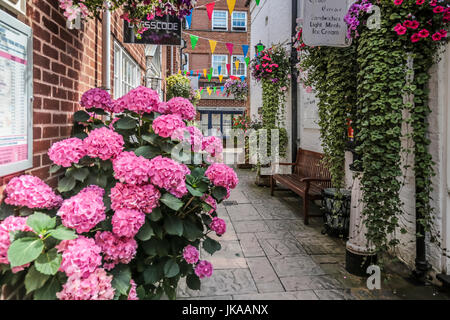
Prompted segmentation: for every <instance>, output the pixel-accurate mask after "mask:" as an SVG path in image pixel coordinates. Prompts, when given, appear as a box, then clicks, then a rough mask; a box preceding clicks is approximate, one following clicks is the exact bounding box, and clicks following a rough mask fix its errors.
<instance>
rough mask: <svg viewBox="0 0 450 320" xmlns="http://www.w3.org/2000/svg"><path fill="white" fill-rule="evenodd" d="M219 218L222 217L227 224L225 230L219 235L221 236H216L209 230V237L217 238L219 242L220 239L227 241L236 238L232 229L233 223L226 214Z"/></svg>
mask: <svg viewBox="0 0 450 320" xmlns="http://www.w3.org/2000/svg"><path fill="white" fill-rule="evenodd" d="M221 219H223V220H224V221H225V223H226V225H227V231H226V232H225V233H224V234H223V235H221V236H217V235H216V234H215V233H213V232H211V233H210V234H209V237H210V238H212V239H214V240H217V241H219V242H222V241H229V240H237V239H238V238H237V235H236V231H235V230H234V227H233V224H232V223H231V220H230V218H229V217H228V214H227V215H226V216H221Z"/></svg>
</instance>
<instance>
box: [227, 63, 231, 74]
mask: <svg viewBox="0 0 450 320" xmlns="http://www.w3.org/2000/svg"><path fill="white" fill-rule="evenodd" d="M227 71H228V74H231V64H229V63H227Z"/></svg>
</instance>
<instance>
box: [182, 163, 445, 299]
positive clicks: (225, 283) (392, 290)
mask: <svg viewBox="0 0 450 320" xmlns="http://www.w3.org/2000/svg"><path fill="white" fill-rule="evenodd" d="M237 172H238V176H239V179H240V183H239V186H238V187H237V188H236V189H235V190H233V191H232V193H231V196H230V198H229V199H228V200H227V201H225V202H224V203H223V204H221V205H220V206H219V208H218V215H219V217H221V218H222V219H224V220H225V221H226V222H227V232H226V233H225V235H223V236H222V237H221V238H220V239H219V240H220V243H221V245H222V250H220V251H219V252H216V253H215V254H214V255H213V256H211V255H209V254H208V253H206V252H204V251H202V252H201V258H202V259H206V260H209V261H210V262H211V263H212V264H213V266H214V273H213V276H212V277H211V278H208V279H204V280H202V285H201V290H200V291H193V290H190V289H188V288H187V287H186V284H185V283H184V282H181V283H180V287H179V291H178V299H219V300H276V299H281V300H318V299H324V300H330V299H333V300H342V299H345V300H349V299H448V298H449V296H447V295H446V294H445V293H442V292H439V291H438V290H437V289H436V288H435V287H433V286H427V287H423V286H422V287H415V286H413V285H412V284H411V283H410V282H408V281H406V280H405V279H404V278H403V277H401V272H405V271H406V270H402V268H400V271H399V273H400V274H396V273H392V274H389V275H388V276H384V277H383V280H384V281H383V282H382V285H381V286H382V289H381V290H375V291H370V290H368V289H367V287H366V278H361V277H356V276H353V275H351V274H349V273H347V272H346V270H345V242H344V241H343V240H342V239H338V238H332V237H330V236H328V235H322V234H321V232H320V231H321V230H322V226H323V223H322V218H311V219H310V225H308V226H305V225H304V224H303V217H302V213H301V201H302V200H301V198H299V197H297V196H296V195H295V194H294V193H291V192H276V193H275V196H274V197H271V196H270V190H269V188H263V187H258V186H256V185H255V184H254V180H255V172H253V171H251V170H238V171H237ZM312 210H313V211H316V213H318V208H317V207H315V206H312ZM216 239H218V237H217V238H216Z"/></svg>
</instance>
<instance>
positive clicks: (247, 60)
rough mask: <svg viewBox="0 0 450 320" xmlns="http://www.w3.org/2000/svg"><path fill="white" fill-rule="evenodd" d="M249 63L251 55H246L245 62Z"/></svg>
mask: <svg viewBox="0 0 450 320" xmlns="http://www.w3.org/2000/svg"><path fill="white" fill-rule="evenodd" d="M249 63H250V58H249V57H245V64H246V65H247V66H248V64H249Z"/></svg>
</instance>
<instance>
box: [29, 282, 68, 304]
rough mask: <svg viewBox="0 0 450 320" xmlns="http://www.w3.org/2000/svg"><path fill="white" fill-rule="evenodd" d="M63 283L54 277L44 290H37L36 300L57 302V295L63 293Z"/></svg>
mask: <svg viewBox="0 0 450 320" xmlns="http://www.w3.org/2000/svg"><path fill="white" fill-rule="evenodd" d="M61 288H62V286H61V283H60V282H59V281H58V278H57V277H52V278H51V280H50V281H48V282H47V283H46V284H45V285H44V286H43V287H42V288H40V289H38V290H36V291H35V292H34V295H33V299H34V300H56V293H57V292H59V291H61Z"/></svg>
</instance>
